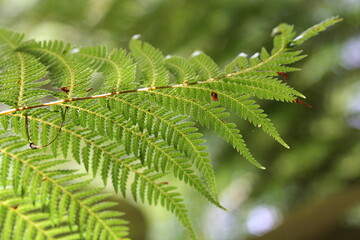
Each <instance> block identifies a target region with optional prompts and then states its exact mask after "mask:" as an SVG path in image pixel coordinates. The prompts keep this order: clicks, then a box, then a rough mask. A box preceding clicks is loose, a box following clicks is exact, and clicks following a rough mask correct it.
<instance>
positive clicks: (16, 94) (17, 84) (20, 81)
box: [0, 53, 49, 108]
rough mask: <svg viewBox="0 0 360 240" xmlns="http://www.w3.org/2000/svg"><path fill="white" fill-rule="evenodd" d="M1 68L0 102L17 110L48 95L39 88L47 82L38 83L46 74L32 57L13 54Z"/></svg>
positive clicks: (47, 92) (43, 68)
mask: <svg viewBox="0 0 360 240" xmlns="http://www.w3.org/2000/svg"><path fill="white" fill-rule="evenodd" d="M1 68H2V71H1V72H0V82H1V85H0V102H2V103H4V104H6V105H9V106H12V107H16V108H19V107H23V106H26V105H28V104H31V103H34V101H35V100H39V99H40V98H41V97H44V96H46V95H49V91H46V90H44V89H40V88H39V87H40V86H42V85H44V84H46V83H48V81H38V80H39V79H41V78H42V77H44V76H45V74H46V72H45V67H44V66H43V65H42V64H41V63H39V62H38V61H37V60H36V59H35V58H34V57H32V56H30V55H27V54H24V53H15V54H13V55H12V56H11V57H10V58H9V59H8V60H7V62H6V63H5V65H3V66H1Z"/></svg>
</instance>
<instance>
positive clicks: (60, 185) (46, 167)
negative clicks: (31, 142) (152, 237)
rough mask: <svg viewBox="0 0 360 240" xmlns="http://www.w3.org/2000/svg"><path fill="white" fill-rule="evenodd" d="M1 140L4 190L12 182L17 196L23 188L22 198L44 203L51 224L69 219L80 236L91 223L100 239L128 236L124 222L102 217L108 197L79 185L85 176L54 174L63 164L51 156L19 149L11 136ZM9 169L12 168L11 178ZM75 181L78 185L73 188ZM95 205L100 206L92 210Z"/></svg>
mask: <svg viewBox="0 0 360 240" xmlns="http://www.w3.org/2000/svg"><path fill="white" fill-rule="evenodd" d="M2 139H3V140H4V141H3V142H1V143H0V144H1V148H0V154H1V159H2V162H3V166H4V165H5V166H6V167H2V168H1V169H0V175H1V176H2V179H3V186H4V187H6V186H7V184H4V182H5V183H7V182H8V180H9V179H13V181H12V182H13V186H14V193H15V194H16V192H17V190H16V189H19V188H21V193H22V196H28V197H29V200H30V199H31V201H32V202H33V203H37V202H38V203H41V206H42V209H45V206H47V208H48V209H49V216H50V217H49V219H50V220H51V222H52V223H57V224H60V223H61V222H63V217H64V216H68V220H67V221H69V225H71V226H75V225H78V226H79V228H78V231H80V233H81V234H82V232H83V229H85V228H86V227H87V224H88V223H89V221H92V222H93V224H94V226H101V231H100V232H99V236H100V234H102V232H103V231H105V232H107V233H106V235H108V236H109V238H112V239H118V237H122V236H125V235H126V228H124V227H123V225H124V221H122V220H120V219H119V220H118V221H114V220H113V219H112V218H108V217H105V218H104V217H103V213H104V211H108V210H107V208H108V204H103V203H102V201H103V200H104V199H105V198H106V197H107V195H99V192H100V191H101V189H99V188H97V189H91V190H87V189H86V187H87V186H88V185H89V181H80V182H79V181H78V179H79V178H80V177H82V176H83V174H74V172H73V171H68V170H51V168H53V167H55V166H58V165H59V164H61V163H63V162H64V161H61V160H56V161H53V160H52V156H49V155H41V154H39V153H37V152H34V151H32V150H22V149H21V147H20V146H21V145H22V146H24V145H25V144H24V142H23V141H20V139H19V138H18V137H15V136H9V137H3V138H2ZM8 159H10V160H11V161H8ZM4 163H5V164H4ZM10 166H12V168H13V172H12V175H11V177H10V175H9V169H10V168H9V167H10ZM15 179H18V180H15ZM20 179H21V181H19V180H20ZM74 180H77V181H78V182H77V183H75V184H74V183H72V184H70V183H71V182H72V181H74ZM94 203H97V205H94V206H93V204H94ZM69 205H71V206H72V205H75V206H77V207H76V208H75V207H72V208H73V212H68V211H67V209H68V207H69ZM78 208H80V209H82V211H84V212H83V218H82V221H81V222H77V220H76V218H77V217H76V215H77V209H78ZM67 213H68V215H67ZM112 216H121V214H120V213H115V212H114V213H113V214H112ZM120 226H121V227H120ZM119 227H120V228H119ZM119 230H121V231H119ZM87 234H88V235H87V239H88V238H90V237H94V238H95V239H98V236H95V235H93V233H91V232H90V233H87ZM89 234H90V235H89Z"/></svg>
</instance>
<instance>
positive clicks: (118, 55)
mask: <svg viewBox="0 0 360 240" xmlns="http://www.w3.org/2000/svg"><path fill="white" fill-rule="evenodd" d="M75 55H76V56H80V57H81V60H83V61H84V63H85V64H87V65H88V66H89V67H91V68H93V69H94V70H96V71H97V72H101V73H102V74H103V75H104V83H103V85H102V86H101V88H100V91H101V90H103V91H110V92H113V91H115V92H117V91H123V90H128V89H132V88H134V87H135V86H136V85H135V84H134V82H135V78H136V75H135V73H136V65H135V64H134V63H133V60H132V58H131V57H130V55H129V54H127V52H126V51H125V50H122V49H120V50H117V49H114V50H112V51H111V52H110V54H107V50H106V48H105V47H101V46H99V47H86V48H80V51H79V52H78V53H76V54H75Z"/></svg>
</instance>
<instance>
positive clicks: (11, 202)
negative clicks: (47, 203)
mask: <svg viewBox="0 0 360 240" xmlns="http://www.w3.org/2000/svg"><path fill="white" fill-rule="evenodd" d="M38 205H39V204H36V205H34V204H33V202H32V201H31V199H29V198H28V197H25V198H20V197H17V196H16V195H14V193H13V191H12V189H11V188H7V189H1V190H0V229H1V231H0V239H54V240H55V239H80V238H81V237H80V234H79V232H78V229H77V226H73V227H72V228H70V227H69V226H68V224H67V218H64V219H63V220H61V221H60V222H59V224H58V225H56V226H54V224H53V222H52V221H51V220H50V215H49V213H47V212H43V211H42V210H41V209H40V208H39V206H38Z"/></svg>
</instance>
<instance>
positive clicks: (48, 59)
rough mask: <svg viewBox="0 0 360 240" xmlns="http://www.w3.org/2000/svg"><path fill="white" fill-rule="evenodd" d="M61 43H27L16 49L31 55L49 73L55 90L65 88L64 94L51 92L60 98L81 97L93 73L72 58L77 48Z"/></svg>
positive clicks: (85, 93)
mask: <svg viewBox="0 0 360 240" xmlns="http://www.w3.org/2000/svg"><path fill="white" fill-rule="evenodd" d="M71 48H72V47H71V45H70V44H64V43H63V42H61V41H43V42H35V41H29V42H26V43H24V44H23V45H22V46H20V47H19V48H18V51H20V52H26V53H29V54H32V55H33V56H35V57H36V58H37V59H39V60H40V61H41V62H42V63H43V64H44V65H45V66H47V70H48V71H49V78H50V79H51V80H52V81H51V82H52V83H53V84H54V85H55V86H56V87H57V88H66V91H65V92H57V93H56V92H53V94H54V95H58V97H60V98H64V97H65V98H72V97H81V96H85V95H87V92H86V91H85V90H86V89H87V88H88V87H89V85H90V80H91V79H92V75H93V71H92V70H91V69H90V68H88V67H87V66H85V65H83V64H81V62H79V61H77V60H76V59H75V58H74V56H73V55H74V53H76V52H77V51H79V50H78V49H77V48H75V49H71Z"/></svg>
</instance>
